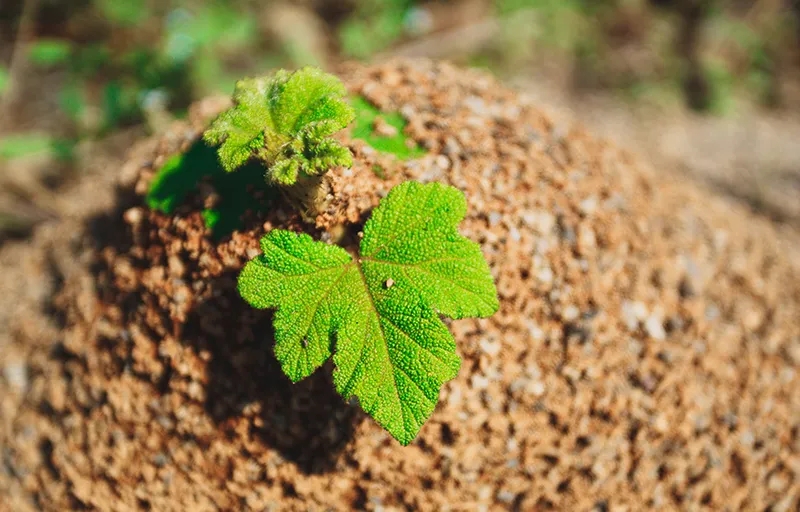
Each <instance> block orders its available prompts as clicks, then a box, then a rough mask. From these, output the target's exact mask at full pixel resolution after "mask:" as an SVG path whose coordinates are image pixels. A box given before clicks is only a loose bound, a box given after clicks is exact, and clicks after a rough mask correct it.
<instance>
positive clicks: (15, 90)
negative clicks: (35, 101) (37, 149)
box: [0, 0, 39, 133]
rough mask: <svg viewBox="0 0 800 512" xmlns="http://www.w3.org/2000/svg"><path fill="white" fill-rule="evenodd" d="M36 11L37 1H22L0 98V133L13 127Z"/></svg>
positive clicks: (37, 7)
mask: <svg viewBox="0 0 800 512" xmlns="http://www.w3.org/2000/svg"><path fill="white" fill-rule="evenodd" d="M38 9H39V0H23V3H22V13H21V14H20V17H19V24H18V25H17V34H16V38H15V42H14V49H13V50H12V53H11V62H10V64H9V67H8V75H9V79H8V88H7V89H6V91H5V94H4V95H3V97H2V98H0V133H4V132H6V131H10V130H11V127H12V126H13V125H14V119H13V116H12V111H13V106H14V104H15V102H16V100H17V97H18V96H19V92H20V86H19V85H20V81H21V76H22V74H23V73H24V70H25V65H26V62H27V61H26V59H25V55H24V54H25V50H26V48H27V44H28V42H29V41H30V40H31V39H32V38H33V35H34V29H35V23H34V21H35V20H34V18H35V16H36V12H37V10H38Z"/></svg>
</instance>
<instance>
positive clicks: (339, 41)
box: [0, 0, 797, 158]
mask: <svg viewBox="0 0 800 512" xmlns="http://www.w3.org/2000/svg"><path fill="white" fill-rule="evenodd" d="M13 1H17V2H19V0H13ZM687 1H689V0H687ZM481 2H482V5H483V6H484V7H485V9H484V11H483V12H484V15H485V16H495V17H496V18H497V19H498V20H499V21H500V24H501V30H500V31H499V34H498V35H497V37H495V38H494V40H493V41H492V42H491V43H490V44H489V45H488V46H485V45H484V46H482V47H480V48H478V50H477V51H476V52H475V53H474V54H471V55H462V56H453V57H454V58H455V59H456V60H459V59H460V60H462V61H466V62H469V63H472V64H473V65H480V66H485V67H488V68H490V69H491V70H492V71H494V72H496V73H498V74H500V75H501V76H506V77H508V76H513V75H518V74H520V73H530V72H531V70H534V69H536V68H537V67H541V66H545V67H546V66H553V65H561V66H562V67H563V66H565V65H566V66H567V67H571V68H572V70H573V78H574V79H575V83H576V85H577V86H579V87H585V88H596V87H603V88H610V89H613V90H618V91H621V92H622V93H623V94H625V95H628V96H629V97H635V98H652V97H659V98H663V97H665V96H668V95H670V94H674V95H675V96H676V97H680V96H681V95H685V94H688V93H687V92H686V91H684V90H683V89H682V87H684V85H683V82H682V80H683V78H684V77H685V76H686V75H687V67H686V62H685V61H686V56H685V55H684V54H683V53H682V50H681V48H680V43H681V42H680V37H681V26H682V23H684V22H683V21H682V18H681V14H680V13H679V9H678V7H675V6H678V5H679V4H681V5H682V4H685V3H686V2H668V1H659V2H655V1H653V0H451V1H450V2H442V1H434V0H314V1H311V0H298V1H295V2H289V1H282V2H279V1H278V0H264V1H261V2H256V1H254V0H165V1H159V0H125V1H118V0H84V1H82V2H75V3H64V4H63V5H61V6H60V7H58V9H56V12H57V15H55V14H54V15H52V16H56V17H55V18H53V19H50V18H49V16H51V15H50V14H48V15H45V14H42V15H41V16H40V17H39V19H40V24H41V26H37V27H35V30H34V33H36V34H40V35H39V37H38V38H37V39H35V40H34V41H32V42H31V43H30V44H29V45H28V46H27V48H26V51H25V52H24V53H25V55H24V56H25V57H26V58H27V59H28V61H29V62H30V64H31V67H32V68H33V69H34V70H36V73H39V76H40V77H46V81H47V83H48V84H50V83H52V87H53V88H54V91H53V94H52V95H48V97H52V98H57V105H58V109H59V111H60V114H59V115H60V116H61V117H62V118H63V119H65V120H66V123H67V126H66V127H63V129H61V130H60V131H59V132H58V133H56V134H51V135H50V138H51V140H52V141H54V142H53V143H52V146H53V147H56V148H57V150H56V153H57V154H58V155H60V156H61V157H68V156H69V151H70V148H71V147H74V146H75V144H76V143H77V142H78V141H80V140H82V139H85V138H87V137H96V136H101V135H103V134H107V133H109V132H111V131H114V130H117V129H119V128H120V127H124V126H128V125H134V124H141V123H145V124H146V125H148V126H150V127H151V128H152V129H158V128H159V126H160V125H159V122H162V121H163V120H164V119H169V117H171V116H178V117H180V116H182V115H184V114H185V111H186V108H187V106H188V105H189V104H190V103H191V102H192V101H194V100H196V99H197V98H199V97H202V96H205V95H208V94H211V93H224V94H230V93H231V92H232V90H233V86H234V83H235V81H236V80H237V79H239V78H242V77H244V76H249V75H263V74H265V73H268V72H270V71H271V70H272V69H274V68H276V67H287V68H293V67H301V66H304V65H318V66H321V67H323V68H326V67H330V66H331V65H333V64H335V62H337V61H338V60H341V59H346V58H356V59H362V60H367V59H371V58H372V57H373V56H374V55H375V54H376V53H378V52H383V51H386V50H389V49H391V48H392V46H393V45H396V44H399V43H402V42H405V41H408V40H412V39H414V38H415V37H418V36H421V35H432V36H434V37H433V41H434V42H433V43H431V44H434V45H435V44H436V42H435V41H436V39H435V35H436V34H435V31H436V30H439V28H437V27H440V26H448V24H449V23H451V19H455V18H456V13H457V12H458V10H459V9H462V8H463V9H467V8H470V9H472V8H474V6H475V4H479V3H481ZM12 3H13V2H12ZM279 3H280V4H281V5H283V6H284V8H288V9H289V10H294V11H302V12H303V13H304V16H299V17H298V16H295V17H290V18H288V19H289V22H290V23H305V25H304V26H302V27H300V26H298V27H296V29H294V27H290V29H288V30H287V29H286V27H281V29H282V30H277V29H275V27H274V25H275V24H278V23H284V21H281V20H280V19H277V18H274V16H273V15H274V12H273V11H272V10H270V9H271V8H272V7H273V6H276V5H278V4H279ZM654 4H660V5H661V6H662V7H663V6H664V5H668V4H670V5H672V6H673V7H667V9H666V10H665V9H661V8H657V7H656V6H655V5H654ZM9 5H10V4H9ZM48 5H49V4H48ZM709 5H711V6H712V7H713V9H711V10H708V11H706V12H704V13H703V16H704V18H703V21H702V34H701V36H702V37H701V38H700V40H701V41H702V45H703V48H701V49H699V50H698V54H699V55H700V57H701V58H699V59H696V60H697V61H698V62H700V65H701V69H700V71H701V72H700V74H699V76H700V78H699V79H700V80H701V81H703V82H704V90H706V91H708V92H707V95H706V98H705V100H704V101H703V102H699V103H698V105H699V106H700V108H705V109H707V110H709V111H711V112H714V113H725V112H727V111H730V109H731V108H732V105H733V104H734V102H735V98H736V97H737V96H739V95H742V94H743V95H746V96H749V97H750V99H751V100H755V101H761V102H763V103H769V104H774V103H775V102H776V90H778V87H777V86H776V84H777V80H778V76H779V75H780V72H781V70H782V66H783V64H782V63H786V62H787V60H786V59H783V60H781V59H782V56H784V55H786V54H787V52H790V51H793V50H792V49H793V48H795V47H796V40H795V39H792V38H793V37H795V36H794V34H795V31H796V30H797V21H796V20H794V21H792V20H793V18H792V17H791V16H790V15H789V13H788V12H784V11H775V12H774V13H772V14H771V15H769V16H766V15H763V13H764V12H766V11H764V9H761V11H759V12H760V14H762V15H760V16H759V17H757V19H755V21H754V17H753V16H749V15H747V12H749V11H748V10H747V9H745V10H744V14H743V13H742V10H741V9H740V10H737V9H736V8H735V3H733V2H726V1H724V0H719V1H717V2H712V3H710V4H709ZM736 5H738V4H736ZM469 6H471V7H469ZM670 9H671V10H670ZM0 11H2V12H3V13H6V12H7V13H12V14H13V12H14V11H13V9H12V10H11V11H3V9H1V8H0ZM442 18H444V19H442ZM309 19H311V20H316V21H315V22H314V23H308V20H309ZM45 20H46V21H45ZM303 20H306V21H303ZM475 21H476V20H475V19H474V18H469V19H466V21H464V23H474V22H475ZM14 23H15V22H14V20H13V19H12V20H2V19H0V31H4V30H5V29H9V33H13V27H14ZM286 33H294V34H302V36H297V37H302V42H303V43H304V42H305V41H306V39H309V37H307V36H306V34H312V35H314V36H315V37H317V36H318V39H319V41H315V42H313V43H312V42H309V44H308V45H306V44H300V43H298V40H297V37H295V38H294V39H292V38H291V37H289V38H287V37H286V36H285V34H286ZM281 34H283V35H281ZM13 43H14V41H13V39H9V40H7V42H6V44H7V45H9V46H8V49H9V51H8V52H5V54H6V55H10V53H11V51H10V50H11V45H13ZM320 48H322V50H320ZM3 54H4V53H2V52H0V55H3ZM556 63H560V64H556ZM8 64H9V63H8V62H7V61H6V62H2V61H0V94H3V92H4V91H5V90H6V89H7V88H8V87H9V84H10V83H11V77H10V76H9V71H8V68H7V67H4V66H8ZM693 72H695V74H696V70H693ZM21 87H22V88H23V89H24V88H25V85H24V84H22V85H21ZM670 91H672V92H670ZM20 96H21V98H19V100H18V101H36V98H35V97H34V98H30V97H26V96H25V95H20ZM387 121H389V124H393V123H392V119H391V118H387ZM53 124H55V123H45V125H47V126H48V129H49V127H50V126H52V125H53ZM32 137H33V138H34V139H35V138H36V137H38V135H34V136H32ZM40 142H41V141H40ZM17 143H19V141H17ZM3 144H4V146H5V147H8V146H9V144H10V143H9V142H7V141H6V142H3ZM38 145H39V146H43V144H38ZM36 146H37V144H21V147H23V148H24V147H36ZM18 153H25V154H29V153H28V152H27V151H22V150H20V151H10V150H7V149H6V150H5V153H4V154H5V155H6V156H5V158H8V156H7V155H16V154H18Z"/></svg>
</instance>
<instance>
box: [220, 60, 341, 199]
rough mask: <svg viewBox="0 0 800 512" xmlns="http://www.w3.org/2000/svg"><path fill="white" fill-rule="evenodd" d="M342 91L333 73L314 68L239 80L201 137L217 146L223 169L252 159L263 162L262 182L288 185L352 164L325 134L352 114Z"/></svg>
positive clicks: (228, 169)
mask: <svg viewBox="0 0 800 512" xmlns="http://www.w3.org/2000/svg"><path fill="white" fill-rule="evenodd" d="M345 94H346V91H345V88H344V85H343V84H342V83H341V82H340V81H339V79H337V78H336V77H335V76H332V75H329V74H326V73H323V72H322V71H320V70H319V69H316V68H303V69H300V70H298V71H295V72H293V73H292V72H288V71H285V70H279V71H278V72H277V73H275V75H274V76H271V77H261V78H250V79H246V80H240V81H239V82H237V84H236V90H235V91H234V93H233V102H234V106H233V107H232V108H230V109H229V110H227V111H225V112H223V113H222V114H221V115H220V116H219V117H218V118H217V119H216V120H214V122H213V123H212V124H211V126H210V127H209V129H208V130H206V132H205V134H204V139H205V140H206V142H208V143H209V144H212V145H219V146H220V148H219V158H220V162H222V166H223V167H224V168H225V170H227V171H229V172H230V171H234V170H236V169H237V168H239V167H241V166H242V165H244V164H245V163H247V162H248V161H250V160H251V159H255V160H259V161H261V162H262V163H263V164H264V165H265V166H266V168H267V172H266V180H267V182H269V183H273V184H277V185H283V186H289V185H294V184H296V183H297V182H298V180H303V179H304V178H308V177H312V176H319V175H321V174H324V173H325V172H327V171H328V170H329V169H331V168H332V167H336V166H343V167H349V166H350V165H352V163H353V157H352V155H351V154H350V150H348V149H347V148H346V147H344V146H342V145H341V144H340V143H339V142H337V141H336V140H334V139H333V138H331V136H332V135H333V134H334V133H336V132H338V131H339V130H341V129H343V128H344V127H346V126H347V125H348V124H350V122H351V121H352V120H353V117H354V116H355V114H354V113H353V108H352V107H351V106H350V105H349V104H348V103H347V102H346V101H345V99H344V97H345Z"/></svg>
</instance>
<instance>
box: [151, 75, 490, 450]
mask: <svg viewBox="0 0 800 512" xmlns="http://www.w3.org/2000/svg"><path fill="white" fill-rule="evenodd" d="M233 99H234V105H233V107H231V108H230V109H229V110H227V111H225V112H223V113H222V114H221V115H220V116H219V117H217V119H216V120H214V121H213V123H212V124H211V126H210V128H209V129H208V130H207V131H206V132H205V135H204V141H199V142H198V143H197V144H195V146H193V147H192V149H190V150H189V151H188V152H187V153H186V154H184V155H179V156H176V157H173V159H172V160H170V161H168V162H167V164H166V165H165V166H164V167H163V168H162V169H161V171H160V172H159V173H158V175H157V176H156V178H155V179H154V180H153V184H152V185H151V189H150V192H149V194H148V196H147V201H148V204H149V205H150V206H151V208H156V209H160V210H162V211H164V212H165V213H169V212H172V211H174V209H175V208H177V206H178V205H179V204H180V203H181V202H182V201H183V200H184V198H185V196H186V195H187V194H189V193H190V192H191V191H192V190H193V189H194V188H195V187H197V185H198V182H199V179H200V176H203V175H204V174H205V175H209V174H210V175H211V180H212V182H213V184H214V187H215V189H217V190H218V192H219V193H220V195H221V196H223V198H222V199H223V203H222V204H223V205H225V204H227V205H229V207H230V208H232V209H233V210H232V211H231V214H230V218H231V219H233V218H234V217H235V216H241V214H242V213H243V212H244V210H242V209H237V208H239V207H241V208H247V206H246V205H247V204H249V203H248V201H249V200H252V198H250V199H247V198H245V197H244V196H248V195H249V194H248V192H246V190H247V188H248V185H250V184H252V183H253V180H255V181H257V182H259V183H260V186H261V187H266V190H270V191H273V192H274V191H277V190H280V191H282V192H284V195H285V196H286V197H287V198H288V199H290V200H296V199H298V198H300V196H298V195H296V194H293V193H292V192H287V191H292V190H294V191H296V190H297V189H298V187H299V188H300V189H302V188H303V187H306V188H308V189H313V187H314V186H316V184H319V183H320V182H319V181H316V182H315V181H314V180H315V179H316V180H319V179H320V177H321V176H324V174H325V173H327V172H328V171H329V170H330V169H331V168H333V167H336V166H349V165H352V155H351V154H350V151H349V149H347V148H346V147H344V146H342V145H341V144H340V143H339V142H337V141H336V140H335V139H333V138H332V137H331V136H332V135H333V134H334V133H335V132H337V131H338V130H341V129H343V128H345V127H346V126H347V125H348V124H349V123H350V122H351V121H353V119H354V118H356V117H357V118H358V122H357V125H356V127H355V129H354V130H353V132H354V136H362V137H364V138H366V139H367V140H368V142H369V143H371V144H373V145H374V146H377V147H376V149H378V150H384V151H387V152H393V153H394V154H396V155H397V156H400V157H406V158H407V157H410V156H413V155H415V154H416V153H415V151H419V150H415V149H414V148H411V147H409V144H408V143H407V140H406V138H405V136H404V135H403V134H402V128H403V127H404V123H405V121H404V120H403V119H402V117H400V116H399V115H391V114H388V115H385V114H381V115H385V116H386V117H385V121H386V122H388V123H390V124H391V125H392V126H395V128H397V129H398V133H397V134H396V136H390V137H385V136H384V137H379V136H377V135H375V136H373V134H372V125H373V123H374V121H375V117H377V115H379V111H378V110H377V109H376V108H375V107H373V106H371V105H369V104H368V103H367V102H366V101H365V100H364V99H363V98H357V99H356V100H355V105H356V112H358V115H357V116H356V112H354V110H353V108H352V107H351V106H350V105H349V104H348V103H347V102H346V101H345V88H344V86H343V85H342V84H341V82H339V80H338V79H337V78H336V77H333V76H331V75H327V74H324V73H322V72H321V71H319V70H317V69H312V68H304V69H301V70H300V71H296V72H294V73H289V72H286V71H279V72H277V73H276V74H275V75H273V76H272V77H267V78H255V79H249V80H244V81H240V82H239V83H238V85H237V86H236V91H235V93H234V98H233ZM365 126H366V127H367V128H368V129H365V128H364V127H365ZM214 146H217V147H216V154H214V151H215V147H214ZM209 162H210V163H209ZM231 171H236V172H231ZM375 172H378V171H377V170H376V171H375ZM380 172H382V170H381V171H380ZM231 176H237V177H238V178H237V180H231V179H228V177H231ZM237 197H238V198H239V199H238V200H237V199H236V198H237ZM305 197H306V199H307V198H309V197H311V196H308V195H307V196H305ZM294 202H295V206H301V207H303V208H306V207H307V204H306V203H304V202H303V201H300V204H299V205H298V204H297V201H294ZM263 206H264V205H263V204H262V205H261V207H263ZM254 207H257V206H254ZM465 214H466V200H465V198H464V195H463V194H462V193H461V192H460V191H459V190H457V189H455V188H453V187H449V186H445V185H442V184H438V183H431V184H426V185H423V184H420V183H417V182H405V183H402V184H400V185H398V186H396V187H395V188H393V189H392V190H391V191H390V192H389V194H388V195H387V196H386V197H385V198H384V199H383V201H381V204H380V205H379V206H378V207H377V208H376V209H375V210H374V212H373V213H372V216H371V218H370V219H369V220H368V221H367V222H366V224H365V225H364V229H363V236H362V238H361V241H360V247H359V250H358V251H357V253H356V251H355V249H353V254H351V253H350V252H348V250H347V249H345V248H343V247H339V246H336V245H331V244H329V243H325V242H321V241H315V240H313V239H312V238H311V237H310V236H309V235H307V234H296V233H293V232H290V231H286V230H279V229H278V230H273V231H271V232H270V233H268V234H267V235H265V236H264V237H263V238H262V239H261V249H262V254H260V255H259V256H256V257H255V258H254V259H252V260H251V261H249V262H248V263H247V264H246V265H245V266H244V268H243V269H242V271H241V273H240V275H239V280H238V289H239V293H240V295H241V296H242V297H243V298H244V300H245V301H246V302H248V303H249V304H250V305H252V306H253V307H255V308H259V309H275V310H276V312H275V316H274V327H275V354H276V357H277V359H278V361H279V362H280V364H281V367H282V369H283V371H284V372H285V373H286V375H287V376H288V377H289V379H291V380H292V381H294V382H296V381H299V380H301V379H303V378H305V377H308V376H309V375H311V374H312V373H313V372H314V371H315V370H316V369H317V368H319V367H320V366H321V365H322V364H323V363H325V362H326V361H327V360H328V359H330V358H333V363H334V365H335V371H334V376H333V377H334V378H333V380H334V384H335V386H336V389H337V391H338V392H339V393H340V394H341V395H342V396H343V397H344V398H345V399H346V400H347V399H350V398H351V397H356V398H357V399H358V402H359V403H360V405H361V407H362V408H363V409H364V410H365V411H366V412H367V413H368V414H370V415H371V416H372V417H373V418H375V420H376V421H377V422H378V423H379V424H380V425H382V426H383V427H384V428H385V429H386V430H387V431H388V432H389V433H390V434H391V435H392V436H393V437H394V438H395V439H397V440H398V441H399V442H400V443H401V444H403V445H407V444H409V443H410V442H411V441H413V440H414V438H415V437H416V436H417V434H418V433H419V431H420V429H421V428H422V425H423V424H424V423H425V421H426V420H427V419H428V418H429V417H430V415H431V414H432V413H433V410H434V408H435V407H436V404H437V402H438V399H439V391H440V389H441V387H442V385H443V384H444V383H445V382H447V381H448V380H451V379H453V378H454V377H455V376H456V375H457V373H458V370H459V368H460V366H461V360H460V359H459V357H458V355H457V354H456V345H455V340H454V339H453V336H452V335H451V334H450V332H449V330H448V329H447V326H446V325H445V324H444V323H443V322H442V319H441V317H440V315H442V316H447V317H450V318H453V319H458V318H465V317H475V316H477V317H488V316H490V315H492V314H493V313H494V312H495V311H497V309H498V304H499V303H498V298H497V291H496V289H495V286H494V281H493V279H492V275H491V273H490V271H489V266H488V264H487V263H486V261H485V260H484V259H483V257H482V254H481V250H480V247H479V246H478V245H477V244H476V243H474V242H472V241H470V240H469V239H467V238H466V237H464V236H462V235H460V234H459V233H458V224H459V223H460V222H461V221H462V220H463V218H464V215H465ZM221 215H222V212H221V211H219V210H216V211H209V210H206V211H204V212H203V218H204V219H205V220H206V222H207V223H208V224H213V223H215V222H216V223H219V222H221Z"/></svg>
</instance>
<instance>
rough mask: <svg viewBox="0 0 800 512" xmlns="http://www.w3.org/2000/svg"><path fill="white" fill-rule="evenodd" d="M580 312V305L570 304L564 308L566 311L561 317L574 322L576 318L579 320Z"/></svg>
mask: <svg viewBox="0 0 800 512" xmlns="http://www.w3.org/2000/svg"><path fill="white" fill-rule="evenodd" d="M580 314H581V310H580V309H578V307H577V306H575V305H574V304H570V305H569V306H567V307H566V308H564V312H563V313H562V314H561V317H562V318H563V319H564V320H565V321H567V322H572V321H574V320H577V318H578V316H580Z"/></svg>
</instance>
